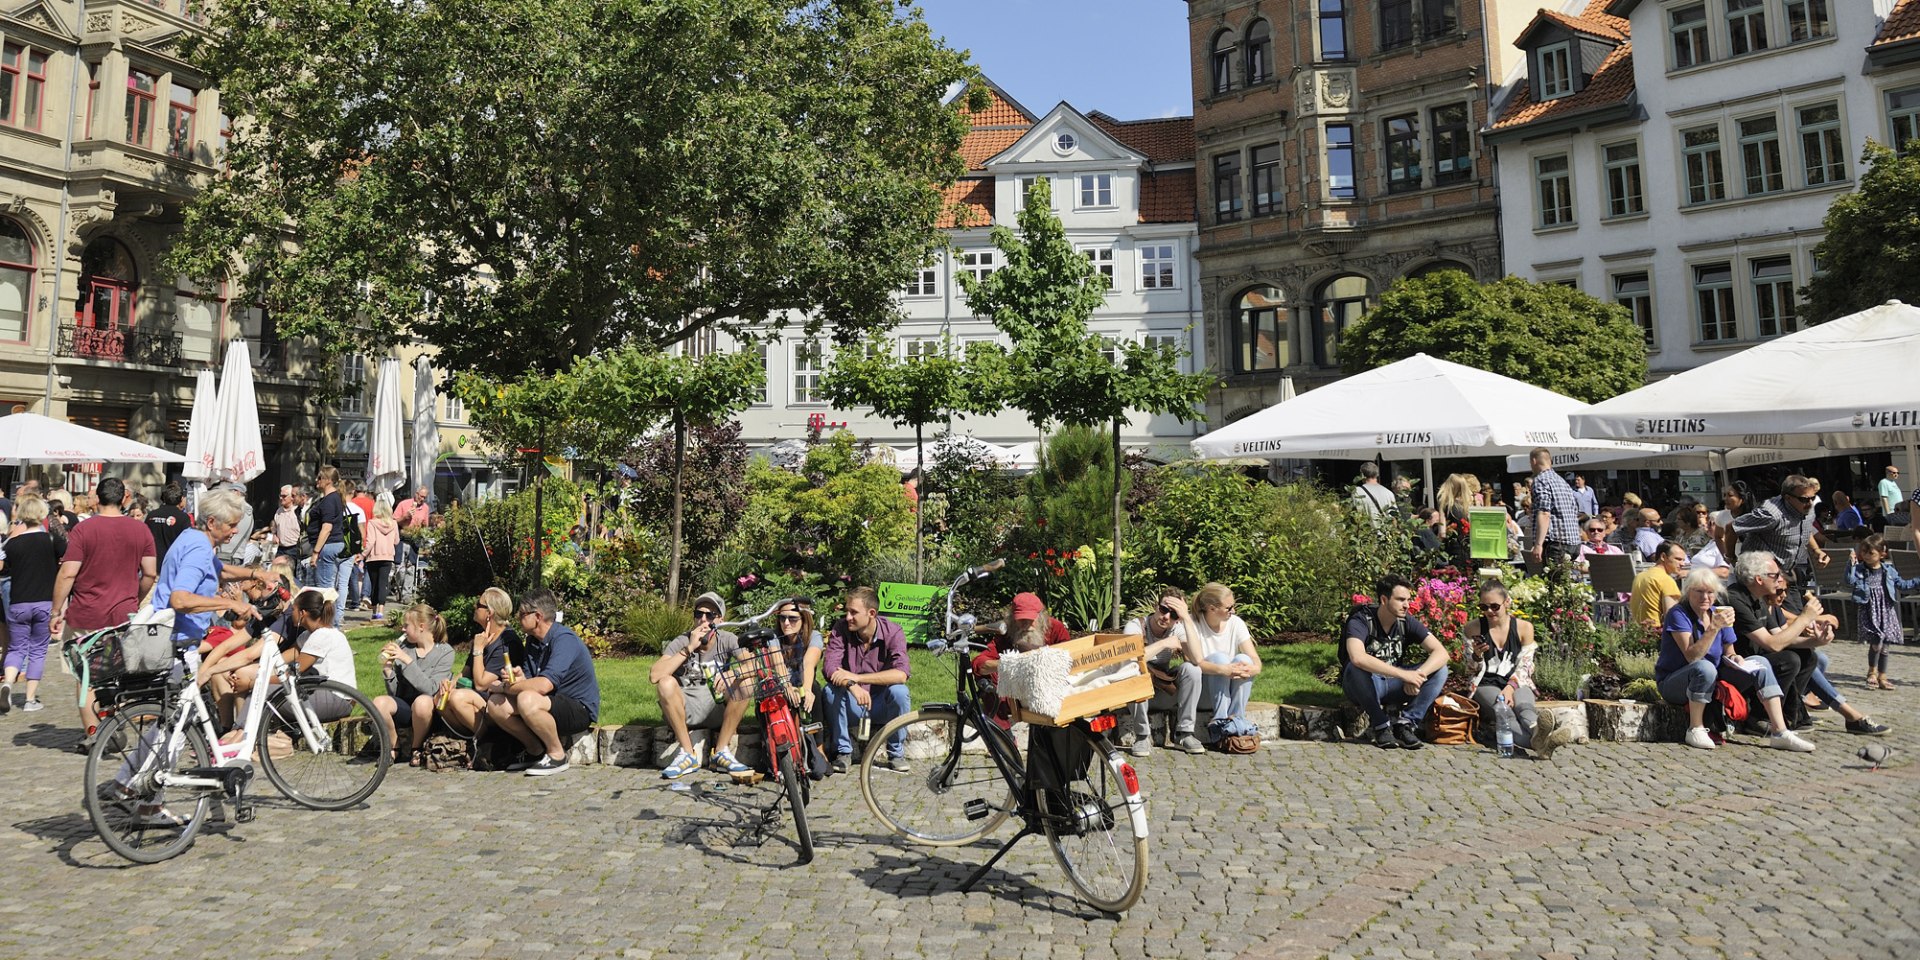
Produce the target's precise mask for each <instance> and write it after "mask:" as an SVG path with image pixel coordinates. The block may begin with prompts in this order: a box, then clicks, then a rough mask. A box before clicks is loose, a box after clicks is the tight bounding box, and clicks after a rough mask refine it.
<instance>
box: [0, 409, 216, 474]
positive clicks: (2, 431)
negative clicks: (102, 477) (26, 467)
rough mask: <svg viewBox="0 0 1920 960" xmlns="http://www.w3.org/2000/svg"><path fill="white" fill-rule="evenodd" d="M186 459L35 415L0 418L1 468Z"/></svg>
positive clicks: (93, 430) (178, 460) (102, 432)
mask: <svg viewBox="0 0 1920 960" xmlns="http://www.w3.org/2000/svg"><path fill="white" fill-rule="evenodd" d="M185 459H186V458H185V457H182V456H181V455H179V454H177V453H172V452H169V451H167V450H162V449H160V448H159V447H150V446H148V445H146V444H144V443H140V442H138V441H135V440H129V439H127V438H126V437H116V436H114V435H113V434H111V433H106V432H104V431H101V430H95V429H93V428H92V427H83V426H81V425H79V424H77V423H71V422H68V421H66V420H55V419H54V418H52V417H43V416H41V415H39V414H37V413H16V414H12V415H10V416H5V417H0V465H6V466H19V465H22V464H33V463H94V462H104V463H179V462H181V461H183V460H185Z"/></svg>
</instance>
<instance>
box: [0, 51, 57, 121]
mask: <svg viewBox="0 0 1920 960" xmlns="http://www.w3.org/2000/svg"><path fill="white" fill-rule="evenodd" d="M46 99H47V54H46V53H45V52H44V51H41V50H35V49H33V48H32V47H28V46H23V45H21V44H18V43H8V44H0V123H4V124H9V125H11V126H16V127H24V128H25V129H28V130H38V129H40V114H41V105H42V104H44V103H45V102H46Z"/></svg>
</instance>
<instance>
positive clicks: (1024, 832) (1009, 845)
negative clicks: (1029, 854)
mask: <svg viewBox="0 0 1920 960" xmlns="http://www.w3.org/2000/svg"><path fill="white" fill-rule="evenodd" d="M1038 835H1039V831H1038V830H1035V829H1033V828H1032V827H1031V826H1026V827H1021V828H1020V832H1019V833H1016V834H1014V835H1013V836H1012V837H1009V838H1008V839H1007V842H1006V843H1003V844H1001V845H1000V849H998V850H996V851H994V853H993V856H991V857H989V858H987V862H986V863H983V864H981V865H980V868H979V869H977V870H975V871H973V875H972V876H969V877H968V878H967V880H966V882H965V883H962V884H961V885H960V892H961V893H966V892H968V891H970V890H972V889H973V885H974V884H976V883H979V882H980V880H981V878H982V877H985V876H986V875H987V871H988V870H992V869H993V865H994V864H996V863H999V862H1000V858H1001V857H1004V856H1006V855H1007V851H1008V850H1012V849H1013V845H1014V844H1016V843H1019V842H1020V841H1021V840H1023V839H1025V838H1027V837H1032V836H1038Z"/></svg>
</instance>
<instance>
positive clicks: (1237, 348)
mask: <svg viewBox="0 0 1920 960" xmlns="http://www.w3.org/2000/svg"><path fill="white" fill-rule="evenodd" d="M1289 326H1290V324H1289V323H1288V322H1287V298H1286V295H1285V294H1283V293H1281V292H1280V291H1279V290H1278V289H1277V288H1274V287H1254V288H1253V289H1251V290H1248V291H1246V292H1245V293H1242V294H1241V295H1240V296H1239V297H1238V298H1237V299H1236V300H1235V301H1234V319H1233V344H1232V345H1231V348H1230V349H1229V350H1228V354H1229V355H1230V356H1231V357H1232V362H1233V371H1232V372H1234V373H1266V372H1272V371H1277V370H1280V369H1282V368H1284V367H1286V366H1287V365H1288V364H1290V363H1292V362H1293V349H1292V343H1291V342H1290V338H1289V336H1288V334H1289V332H1290V331H1289V329H1288V328H1289Z"/></svg>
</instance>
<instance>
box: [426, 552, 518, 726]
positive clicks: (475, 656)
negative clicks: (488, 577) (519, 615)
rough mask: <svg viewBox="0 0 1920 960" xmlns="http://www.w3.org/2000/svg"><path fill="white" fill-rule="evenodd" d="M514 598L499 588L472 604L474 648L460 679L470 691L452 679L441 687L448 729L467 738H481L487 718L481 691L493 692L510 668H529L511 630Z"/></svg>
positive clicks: (442, 712) (442, 711)
mask: <svg viewBox="0 0 1920 960" xmlns="http://www.w3.org/2000/svg"><path fill="white" fill-rule="evenodd" d="M513 613H514V610H513V598H512V597H510V596H508V595H507V592H506V591H505V590H502V589H500V588H499V587H488V588H487V589H486V590H484V591H482V592H481V594H480V596H479V598H478V599H477V600H475V601H474V604H473V623H474V625H475V626H477V627H479V628H480V629H479V630H477V631H475V632H474V635H473V645H472V648H471V650H470V651H469V652H468V653H467V665H466V668H465V669H463V670H461V671H460V679H461V680H464V681H468V682H470V683H472V686H471V687H468V686H461V685H457V684H456V683H455V682H454V681H453V680H451V679H449V680H447V681H446V682H445V683H443V684H441V685H440V699H439V700H438V701H437V704H438V706H437V709H438V711H439V713H440V716H441V717H442V718H444V719H445V720H446V721H447V725H448V726H449V727H451V728H453V729H454V730H456V731H459V732H463V733H466V734H467V735H468V736H478V735H479V733H480V727H481V722H482V721H483V720H485V719H486V716H487V698H486V696H485V695H483V694H481V693H480V692H479V691H481V690H488V689H492V687H493V685H494V683H495V682H496V681H498V680H501V679H504V678H505V676H506V673H507V668H508V667H513V668H514V669H516V670H524V669H525V668H526V647H525V646H524V645H522V643H521V640H520V638H519V637H518V636H516V635H515V634H514V632H513V628H512V627H510V626H508V624H511V623H512V622H513Z"/></svg>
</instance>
